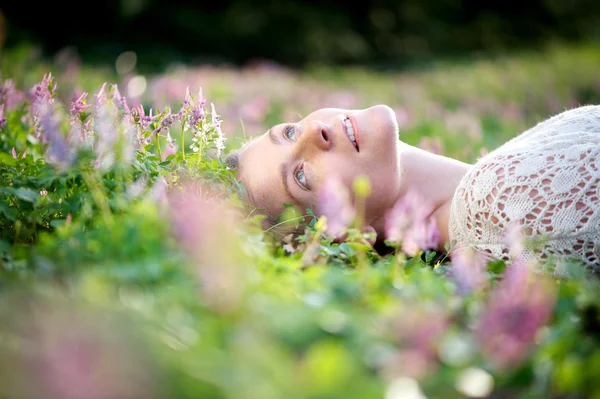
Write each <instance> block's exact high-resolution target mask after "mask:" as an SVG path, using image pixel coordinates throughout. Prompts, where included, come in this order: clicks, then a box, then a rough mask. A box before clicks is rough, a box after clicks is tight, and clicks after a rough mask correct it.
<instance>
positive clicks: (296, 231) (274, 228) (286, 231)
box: [224, 150, 306, 241]
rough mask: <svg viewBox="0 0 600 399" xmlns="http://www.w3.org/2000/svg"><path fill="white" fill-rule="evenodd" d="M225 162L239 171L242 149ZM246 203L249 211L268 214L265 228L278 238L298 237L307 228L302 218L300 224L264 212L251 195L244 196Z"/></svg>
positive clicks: (229, 156) (281, 239) (235, 151)
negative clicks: (282, 221) (285, 221)
mask: <svg viewBox="0 0 600 399" xmlns="http://www.w3.org/2000/svg"><path fill="white" fill-rule="evenodd" d="M224 162H225V164H226V165H227V166H228V167H229V168H230V169H232V170H234V171H236V172H239V169H240V150H234V151H232V152H230V153H229V154H227V156H226V157H225V159H224ZM243 200H244V202H245V205H246V206H247V209H248V212H249V213H256V212H257V211H258V213H259V214H262V215H264V216H266V219H265V220H264V222H263V229H264V230H265V232H268V233H270V234H272V235H273V236H274V237H275V238H276V239H277V240H279V241H283V240H284V238H285V239H286V241H287V240H288V239H287V238H286V237H289V235H290V234H291V235H292V237H298V236H299V235H301V234H303V233H304V230H305V228H306V221H305V220H301V221H300V223H299V224H298V225H295V224H291V223H281V222H279V221H278V216H279V215H273V214H270V213H268V212H264V211H263V209H262V208H261V206H260V204H256V203H253V201H252V199H251V198H250V197H249V196H245V197H244V198H243Z"/></svg>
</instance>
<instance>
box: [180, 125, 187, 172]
mask: <svg viewBox="0 0 600 399" xmlns="http://www.w3.org/2000/svg"><path fill="white" fill-rule="evenodd" d="M186 119H187V116H186V117H184V118H183V123H182V124H181V158H182V159H183V160H184V161H185V121H186Z"/></svg>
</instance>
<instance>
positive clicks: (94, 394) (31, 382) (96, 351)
mask: <svg viewBox="0 0 600 399" xmlns="http://www.w3.org/2000/svg"><path fill="white" fill-rule="evenodd" d="M26 291H27V290H26ZM31 294H32V293H31V292H29V291H28V292H27V295H24V293H21V294H20V295H18V296H14V297H11V299H10V300H7V299H6V297H5V298H4V301H3V303H2V305H3V306H2V310H1V311H0V315H1V317H2V327H0V334H1V336H2V340H0V341H1V342H0V367H2V374H1V375H0V396H1V397H6V398H27V399H29V398H31V399H38V398H44V399H120V398H123V399H125V398H127V399H152V398H160V397H164V395H163V394H161V392H160V391H161V390H162V388H161V387H160V384H159V382H158V380H157V377H158V374H157V369H155V365H154V364H152V362H151V358H150V357H149V356H148V355H147V354H146V353H144V347H143V345H142V344H141V343H140V339H139V337H135V336H134V333H133V331H134V329H132V328H131V327H132V325H130V323H129V322H127V323H125V319H120V318H117V316H116V315H115V314H111V313H109V312H106V311H102V312H101V311H99V310H97V309H93V308H88V307H86V306H84V305H82V304H75V303H73V302H71V301H70V300H67V299H64V298H62V297H61V298H60V300H59V299H57V298H58V297H55V296H52V297H50V298H48V297H46V296H45V295H44V298H41V297H39V298H38V297H36V295H37V294H34V295H31Z"/></svg>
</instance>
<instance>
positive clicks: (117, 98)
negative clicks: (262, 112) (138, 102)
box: [112, 84, 130, 114]
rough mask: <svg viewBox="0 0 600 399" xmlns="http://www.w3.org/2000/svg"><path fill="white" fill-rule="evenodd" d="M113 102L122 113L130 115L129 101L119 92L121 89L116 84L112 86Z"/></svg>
mask: <svg viewBox="0 0 600 399" xmlns="http://www.w3.org/2000/svg"><path fill="white" fill-rule="evenodd" d="M112 100H113V103H114V104H115V105H116V106H117V108H118V109H119V110H120V111H123V112H124V113H126V114H128V113H129V112H130V110H129V106H128V105H127V99H126V98H125V97H123V96H122V95H121V92H119V87H118V86H117V85H116V84H113V85H112Z"/></svg>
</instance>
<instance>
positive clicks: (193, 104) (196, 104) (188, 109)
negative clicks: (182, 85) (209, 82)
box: [179, 87, 206, 130]
mask: <svg viewBox="0 0 600 399" xmlns="http://www.w3.org/2000/svg"><path fill="white" fill-rule="evenodd" d="M205 104H206V100H205V99H204V96H203V95H202V88H199V89H198V96H197V97H196V98H195V99H194V98H193V97H192V96H191V95H190V89H189V87H188V88H186V90H185V99H184V101H183V106H182V107H181V110H180V111H179V117H184V116H185V125H184V129H185V130H189V129H192V130H193V128H194V127H196V128H197V126H198V123H199V122H200V121H201V120H202V119H204V105H205Z"/></svg>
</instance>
